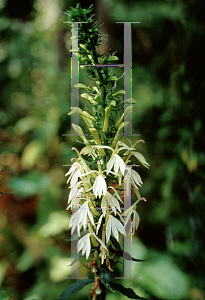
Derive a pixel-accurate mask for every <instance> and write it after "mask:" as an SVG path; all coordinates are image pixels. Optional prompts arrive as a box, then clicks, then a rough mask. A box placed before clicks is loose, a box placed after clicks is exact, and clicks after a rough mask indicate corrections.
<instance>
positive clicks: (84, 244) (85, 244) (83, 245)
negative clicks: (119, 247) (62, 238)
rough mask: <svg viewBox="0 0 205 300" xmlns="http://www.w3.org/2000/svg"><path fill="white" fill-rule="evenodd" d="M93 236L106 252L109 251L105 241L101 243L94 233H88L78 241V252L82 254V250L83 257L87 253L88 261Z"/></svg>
mask: <svg viewBox="0 0 205 300" xmlns="http://www.w3.org/2000/svg"><path fill="white" fill-rule="evenodd" d="M91 236H93V237H94V238H95V239H96V240H97V241H98V242H99V243H100V244H101V246H102V247H103V248H104V249H105V251H108V249H107V247H106V246H105V244H104V243H103V241H101V240H100V239H99V238H98V237H97V236H96V235H95V233H94V232H90V233H87V234H86V235H84V236H83V237H82V238H81V239H80V240H79V241H78V244H77V250H78V252H80V251H81V249H82V255H84V253H85V252H86V259H88V257H89V255H90V250H91V243H90V238H91Z"/></svg>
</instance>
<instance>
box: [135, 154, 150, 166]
mask: <svg viewBox="0 0 205 300" xmlns="http://www.w3.org/2000/svg"><path fill="white" fill-rule="evenodd" d="M133 154H134V156H135V157H136V158H137V159H138V160H139V162H141V164H142V165H143V166H145V167H146V168H149V167H150V165H149V164H148V163H147V162H146V160H145V158H144V156H143V155H142V154H141V153H139V152H133Z"/></svg>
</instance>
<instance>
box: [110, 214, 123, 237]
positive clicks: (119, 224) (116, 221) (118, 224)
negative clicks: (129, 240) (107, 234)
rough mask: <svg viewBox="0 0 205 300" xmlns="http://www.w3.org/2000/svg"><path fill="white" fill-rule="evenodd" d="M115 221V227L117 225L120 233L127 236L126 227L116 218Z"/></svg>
mask: <svg viewBox="0 0 205 300" xmlns="http://www.w3.org/2000/svg"><path fill="white" fill-rule="evenodd" d="M113 218H114V217H113ZM114 219H115V220H114V222H115V225H116V227H117V229H118V231H120V232H121V233H122V234H124V235H125V231H124V226H123V225H122V223H121V222H120V221H119V220H118V219H116V218H114Z"/></svg>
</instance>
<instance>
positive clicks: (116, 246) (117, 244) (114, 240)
mask: <svg viewBox="0 0 205 300" xmlns="http://www.w3.org/2000/svg"><path fill="white" fill-rule="evenodd" d="M110 239H111V241H112V243H113V246H114V247H115V248H116V249H118V250H119V251H122V248H121V247H120V244H119V243H118V242H117V240H116V239H115V238H114V237H113V236H111V237H110Z"/></svg>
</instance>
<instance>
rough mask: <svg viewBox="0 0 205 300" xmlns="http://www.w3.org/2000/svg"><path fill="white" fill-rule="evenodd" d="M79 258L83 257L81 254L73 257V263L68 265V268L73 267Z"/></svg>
mask: <svg viewBox="0 0 205 300" xmlns="http://www.w3.org/2000/svg"><path fill="white" fill-rule="evenodd" d="M81 256H84V255H82V253H79V256H78V255H77V256H76V257H75V259H74V260H73V262H72V263H71V264H70V265H68V267H70V266H72V265H74V263H76V261H78V260H79V258H80V257H81Z"/></svg>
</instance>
